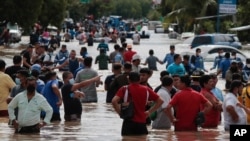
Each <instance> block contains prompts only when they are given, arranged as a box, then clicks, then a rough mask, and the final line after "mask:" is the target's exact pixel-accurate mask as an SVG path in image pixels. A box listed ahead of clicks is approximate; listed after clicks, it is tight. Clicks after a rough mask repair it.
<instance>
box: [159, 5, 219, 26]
mask: <svg viewBox="0 0 250 141" xmlns="http://www.w3.org/2000/svg"><path fill="white" fill-rule="evenodd" d="M164 8H165V9H171V12H169V13H167V15H166V16H165V19H166V22H169V23H170V22H179V24H182V25H183V27H184V28H185V29H190V28H191V27H192V26H193V24H194V23H196V21H195V18H196V17H201V16H207V15H215V14H216V9H217V3H216V0H203V1H200V0H188V1H187V0H175V1H173V0H164V1H163V2H162V4H161V9H164Z"/></svg>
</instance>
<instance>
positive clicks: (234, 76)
mask: <svg viewBox="0 0 250 141" xmlns="http://www.w3.org/2000/svg"><path fill="white" fill-rule="evenodd" d="M241 78H242V76H241V75H240V74H239V73H233V75H232V81H233V80H241Z"/></svg>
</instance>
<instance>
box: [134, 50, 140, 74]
mask: <svg viewBox="0 0 250 141" xmlns="http://www.w3.org/2000/svg"><path fill="white" fill-rule="evenodd" d="M140 63H141V57H140V56H139V55H138V54H134V55H133V57H132V72H138V73H139V72H140V69H141V67H140Z"/></svg>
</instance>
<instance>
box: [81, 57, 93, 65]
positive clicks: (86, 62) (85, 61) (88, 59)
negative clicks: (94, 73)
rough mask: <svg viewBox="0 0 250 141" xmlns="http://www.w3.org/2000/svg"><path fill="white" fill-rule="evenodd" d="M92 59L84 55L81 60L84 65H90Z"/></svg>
mask: <svg viewBox="0 0 250 141" xmlns="http://www.w3.org/2000/svg"><path fill="white" fill-rule="evenodd" d="M92 61H93V59H92V57H86V58H85V59H84V61H83V62H84V65H85V66H88V67H91V65H92Z"/></svg>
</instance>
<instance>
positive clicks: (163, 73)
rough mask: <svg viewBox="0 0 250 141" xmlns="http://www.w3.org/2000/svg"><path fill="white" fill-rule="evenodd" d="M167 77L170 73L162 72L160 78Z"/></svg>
mask: <svg viewBox="0 0 250 141" xmlns="http://www.w3.org/2000/svg"><path fill="white" fill-rule="evenodd" d="M165 75H169V72H167V71H166V70H163V71H161V73H160V78H162V77H164V76H165Z"/></svg>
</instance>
